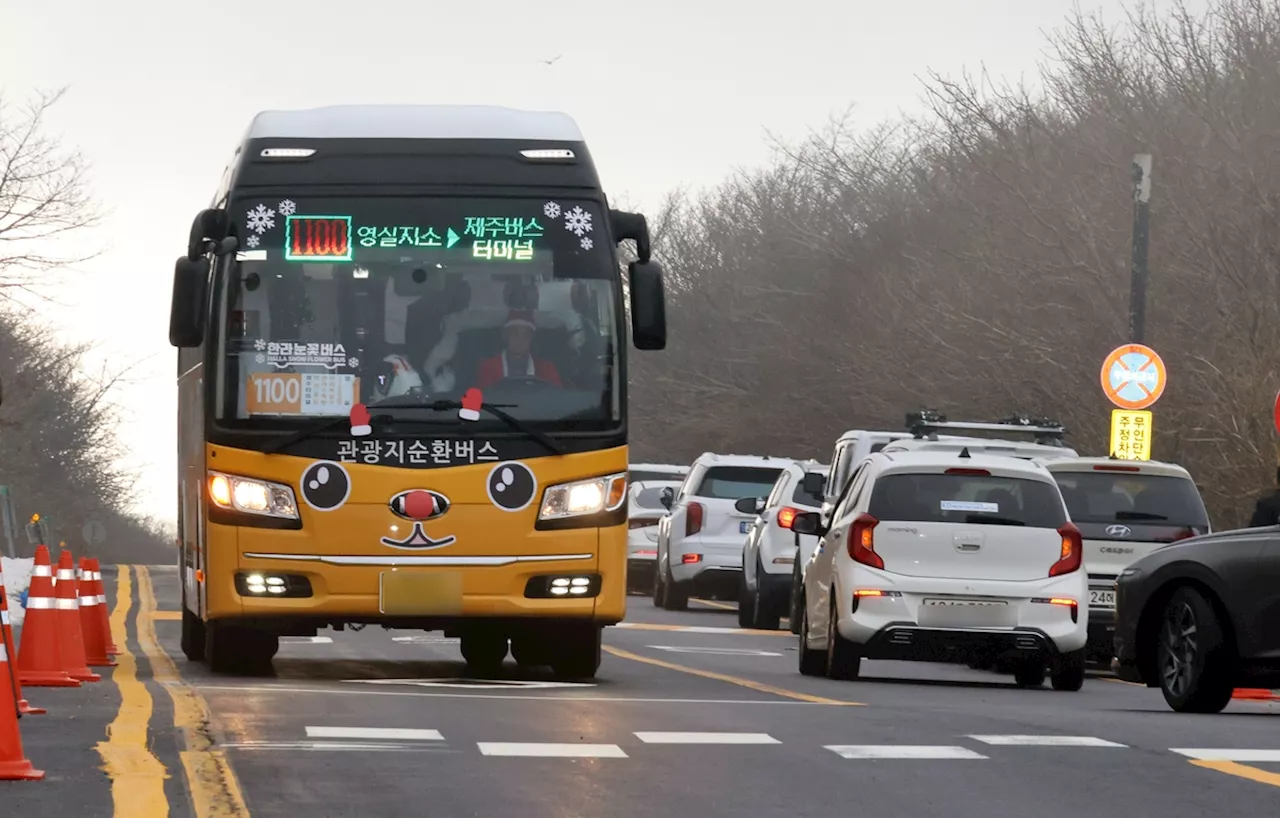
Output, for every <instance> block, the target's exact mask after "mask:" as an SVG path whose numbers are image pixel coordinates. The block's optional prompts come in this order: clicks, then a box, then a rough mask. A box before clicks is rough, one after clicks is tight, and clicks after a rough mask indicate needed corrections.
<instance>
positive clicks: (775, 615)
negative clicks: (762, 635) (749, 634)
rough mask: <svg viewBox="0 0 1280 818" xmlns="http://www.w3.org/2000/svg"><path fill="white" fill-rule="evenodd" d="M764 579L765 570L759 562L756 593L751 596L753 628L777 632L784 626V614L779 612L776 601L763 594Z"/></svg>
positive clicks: (757, 564) (757, 565)
mask: <svg viewBox="0 0 1280 818" xmlns="http://www.w3.org/2000/svg"><path fill="white" fill-rule="evenodd" d="M763 577H764V568H762V567H761V565H760V563H759V562H757V563H756V592H755V593H754V594H752V595H751V627H753V628H755V629H757V630H762V631H776V630H777V629H778V626H779V625H781V624H782V612H781V611H779V610H778V606H777V603H776V602H775V601H774V600H772V599H770V598H768V597H767V596H765V594H764V593H762V591H763V588H761V586H760V581H761V578H763Z"/></svg>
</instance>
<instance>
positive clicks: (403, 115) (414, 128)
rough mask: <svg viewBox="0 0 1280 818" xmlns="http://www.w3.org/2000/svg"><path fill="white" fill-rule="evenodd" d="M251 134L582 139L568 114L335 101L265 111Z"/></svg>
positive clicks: (493, 107) (254, 136)
mask: <svg viewBox="0 0 1280 818" xmlns="http://www.w3.org/2000/svg"><path fill="white" fill-rule="evenodd" d="M251 139H528V140H544V141H556V142H582V141H583V138H582V132H581V131H579V130H578V124H577V123H576V122H574V121H573V118H572V117H570V116H569V115H568V114H562V113H558V112H555V111H522V110H518V109H516V108H502V107H499V106H496V105H331V106H328V107H325V108H309V109H306V110H301V111H263V112H261V113H259V114H258V115H257V116H255V117H254V118H253V122H251V123H250V124H249V131H248V133H246V134H245V141H246V142H247V141H249V140H251Z"/></svg>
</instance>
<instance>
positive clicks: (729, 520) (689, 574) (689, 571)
mask: <svg viewBox="0 0 1280 818" xmlns="http://www.w3.org/2000/svg"><path fill="white" fill-rule="evenodd" d="M791 462H793V461H791V460H788V459H783V458H776V457H772V458H771V457H753V456H750V455H735V454H711V453H710V452H708V453H707V454H704V455H702V456H700V457H699V458H698V459H697V460H695V461H693V466H692V467H691V468H690V469H689V475H688V476H687V477H685V479H684V482H683V483H682V484H681V485H680V490H679V491H678V492H670V491H668V493H667V494H666V495H665V497H664V500H663V503H664V505H666V507H667V508H668V509H669V510H670V512H671V513H670V514H668V515H667V516H666V517H663V518H662V520H661V521H660V522H659V523H658V565H657V570H656V576H655V579H654V583H653V604H655V605H661V606H662V607H663V608H666V609H667V610H669V611H682V610H685V609H686V608H688V607H689V597H690V596H691V595H693V594H697V595H700V596H702V595H709V596H714V597H720V598H722V599H733V598H735V596H736V595H737V591H738V582H739V575H740V574H741V573H742V545H743V543H744V542H745V541H746V538H747V529H748V528H749V527H750V525H751V523H752V521H753V520H754V519H755V517H756V515H755V514H754V513H746V512H742V511H739V510H738V509H736V508H735V507H734V506H735V504H736V503H737V502H738V501H739V500H742V499H744V498H752V499H754V498H756V497H763V496H765V495H767V494H768V493H769V490H770V489H771V488H773V484H774V482H775V481H776V480H777V479H778V474H779V473H780V472H781V471H782V470H783V468H785V467H786V466H787V465H788V464H790V463H791Z"/></svg>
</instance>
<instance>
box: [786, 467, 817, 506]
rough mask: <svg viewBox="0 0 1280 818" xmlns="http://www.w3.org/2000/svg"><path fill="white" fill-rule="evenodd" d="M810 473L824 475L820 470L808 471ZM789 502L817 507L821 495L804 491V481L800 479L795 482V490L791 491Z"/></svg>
mask: <svg viewBox="0 0 1280 818" xmlns="http://www.w3.org/2000/svg"><path fill="white" fill-rule="evenodd" d="M810 474H816V475H818V476H819V477H824V476H825V475H823V474H822V472H810ZM791 502H793V503H795V504H796V505H798V506H812V507H814V508H818V507H819V506H821V505H822V495H820V494H810V493H809V492H807V491H805V490H804V481H803V480H801V481H800V482H798V483H796V490H795V491H794V492H792V493H791Z"/></svg>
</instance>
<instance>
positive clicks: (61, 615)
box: [54, 551, 102, 682]
mask: <svg viewBox="0 0 1280 818" xmlns="http://www.w3.org/2000/svg"><path fill="white" fill-rule="evenodd" d="M56 577H57V580H58V581H57V583H56V584H55V585H54V591H55V593H56V594H57V597H58V603H57V604H58V607H57V612H58V642H59V646H60V647H61V648H62V668H63V669H64V670H66V671H67V675H68V676H70V677H71V678H73V679H75V680H76V681H78V682H100V681H102V677H101V676H99V675H98V674H96V673H94V672H93V671H92V670H90V669H89V662H88V657H86V656H85V652H84V633H83V632H82V631H81V630H80V592H79V591H78V590H77V588H76V564H75V560H74V558H72V556H71V552H70V551H63V552H62V553H61V554H59V555H58V573H57V575H56Z"/></svg>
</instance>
